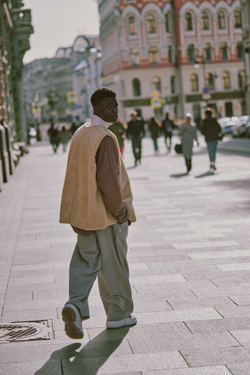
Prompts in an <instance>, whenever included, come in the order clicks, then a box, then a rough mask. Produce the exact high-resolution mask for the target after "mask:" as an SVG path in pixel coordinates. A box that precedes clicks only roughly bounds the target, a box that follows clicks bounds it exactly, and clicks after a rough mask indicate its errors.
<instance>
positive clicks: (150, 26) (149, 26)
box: [147, 13, 156, 34]
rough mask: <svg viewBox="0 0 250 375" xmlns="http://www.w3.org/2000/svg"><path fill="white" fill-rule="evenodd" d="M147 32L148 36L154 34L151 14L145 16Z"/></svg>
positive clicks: (153, 17) (154, 29)
mask: <svg viewBox="0 0 250 375" xmlns="http://www.w3.org/2000/svg"><path fill="white" fill-rule="evenodd" d="M147 32H148V33H149V34H154V33H156V23H155V16H154V15H153V14H152V13H150V14H149V15H148V16H147Z"/></svg>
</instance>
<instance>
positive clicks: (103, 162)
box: [96, 136, 128, 224]
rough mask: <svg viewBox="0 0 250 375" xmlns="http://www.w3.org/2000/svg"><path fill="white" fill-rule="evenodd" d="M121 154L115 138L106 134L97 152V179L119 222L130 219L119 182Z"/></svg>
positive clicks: (104, 197) (104, 199)
mask: <svg viewBox="0 0 250 375" xmlns="http://www.w3.org/2000/svg"><path fill="white" fill-rule="evenodd" d="M118 163H119V155H118V151H117V147H116V145H115V142H114V140H113V139H112V138H111V137H109V136H106V137H105V138H104V139H103V140H102V142H101V144H100V146H99V149H98V151H97V154H96V166H97V172H96V179H97V184H98V186H99V189H100V191H101V194H102V199H103V202H104V204H105V206H106V208H107V210H109V212H111V214H112V215H113V216H114V217H115V218H116V220H117V221H118V223H119V224H122V223H124V222H125V221H127V220H128V212H127V208H126V206H125V205H124V203H123V202H122V194H121V188H120V184H119V165H118Z"/></svg>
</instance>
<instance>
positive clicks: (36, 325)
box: [0, 319, 54, 343]
mask: <svg viewBox="0 0 250 375" xmlns="http://www.w3.org/2000/svg"><path fill="white" fill-rule="evenodd" d="M53 338H54V331H53V322H52V320H51V319H49V320H32V321H18V322H12V323H6V324H4V323H1V324H0V343H6V342H16V341H30V340H51V339H53Z"/></svg>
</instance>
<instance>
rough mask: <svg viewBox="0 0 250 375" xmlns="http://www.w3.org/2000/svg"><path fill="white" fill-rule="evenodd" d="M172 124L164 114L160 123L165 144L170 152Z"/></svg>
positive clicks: (167, 115)
mask: <svg viewBox="0 0 250 375" xmlns="http://www.w3.org/2000/svg"><path fill="white" fill-rule="evenodd" d="M173 128H174V122H173V120H170V118H169V114H168V113H166V115H165V119H164V120H163V121H162V132H163V134H164V137H165V143H166V147H167V149H168V150H171V146H172V135H173ZM168 139H169V143H168Z"/></svg>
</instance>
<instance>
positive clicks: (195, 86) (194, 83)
mask: <svg viewBox="0 0 250 375" xmlns="http://www.w3.org/2000/svg"><path fill="white" fill-rule="evenodd" d="M198 90H199V80H198V76H197V74H195V73H193V74H191V91H198Z"/></svg>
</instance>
